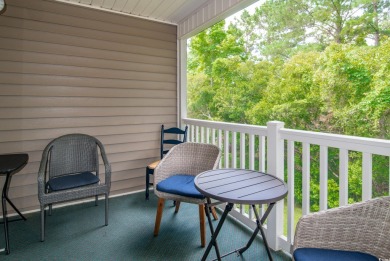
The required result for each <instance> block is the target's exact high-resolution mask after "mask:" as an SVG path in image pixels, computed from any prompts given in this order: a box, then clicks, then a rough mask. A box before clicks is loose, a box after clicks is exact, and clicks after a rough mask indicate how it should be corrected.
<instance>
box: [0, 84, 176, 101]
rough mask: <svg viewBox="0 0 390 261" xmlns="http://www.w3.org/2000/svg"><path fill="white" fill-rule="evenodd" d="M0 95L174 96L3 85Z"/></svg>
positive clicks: (158, 92)
mask: <svg viewBox="0 0 390 261" xmlns="http://www.w3.org/2000/svg"><path fill="white" fill-rule="evenodd" d="M0 88H1V94H2V95H10V96H18V95H25V96H38V97H74V96H75V94H76V95H77V96H78V97H104V98H125V97H128V98H160V99H164V98H165V99H169V98H172V96H174V95H175V94H176V92H175V91H170V90H169V91H168V90H143V89H114V88H92V87H69V86H39V85H5V84H0Z"/></svg>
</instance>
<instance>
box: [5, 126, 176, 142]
mask: <svg viewBox="0 0 390 261" xmlns="http://www.w3.org/2000/svg"><path fill="white" fill-rule="evenodd" d="M162 123H163V124H166V125H167V126H168V125H170V126H175V125H176V121H175V122H170V123H167V122H165V123H164V122H161V123H159V124H143V125H142V124H139V125H137V124H135V125H122V126H94V127H82V128H80V127H69V128H64V129H41V130H12V131H0V137H1V141H4V142H10V141H20V142H24V141H31V140H45V139H48V138H49V139H54V138H57V137H59V136H61V135H65V134H69V133H85V134H89V135H92V136H98V135H120V134H124V133H126V134H139V133H142V132H153V131H154V132H155V133H156V134H157V133H159V132H160V129H161V124H162Z"/></svg>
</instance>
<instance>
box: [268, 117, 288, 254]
mask: <svg viewBox="0 0 390 261" xmlns="http://www.w3.org/2000/svg"><path fill="white" fill-rule="evenodd" d="M283 127H284V122H280V121H270V122H267V132H268V135H267V173H269V174H271V175H274V176H276V177H278V178H280V179H282V180H284V141H283V140H282V139H281V138H280V129H281V128H283ZM282 233H283V200H280V201H279V202H277V203H276V204H275V206H274V208H273V210H272V211H271V213H270V215H269V217H268V221H267V240H268V243H269V246H270V247H271V248H272V249H274V250H279V249H280V247H279V242H278V241H279V240H278V238H279V236H280V235H282Z"/></svg>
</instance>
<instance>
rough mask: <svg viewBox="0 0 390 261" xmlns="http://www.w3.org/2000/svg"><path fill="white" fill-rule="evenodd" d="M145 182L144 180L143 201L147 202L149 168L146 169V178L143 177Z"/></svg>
mask: <svg viewBox="0 0 390 261" xmlns="http://www.w3.org/2000/svg"><path fill="white" fill-rule="evenodd" d="M145 177H146V178H145V179H146V180H145V184H146V187H145V199H146V200H149V183H150V182H149V167H146V176H145Z"/></svg>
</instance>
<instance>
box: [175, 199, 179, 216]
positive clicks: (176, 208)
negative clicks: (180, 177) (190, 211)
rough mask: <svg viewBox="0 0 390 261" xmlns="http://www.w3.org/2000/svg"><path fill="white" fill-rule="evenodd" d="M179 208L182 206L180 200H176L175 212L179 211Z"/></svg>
mask: <svg viewBox="0 0 390 261" xmlns="http://www.w3.org/2000/svg"><path fill="white" fill-rule="evenodd" d="M179 208H180V201H176V204H175V213H177V212H179Z"/></svg>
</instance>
